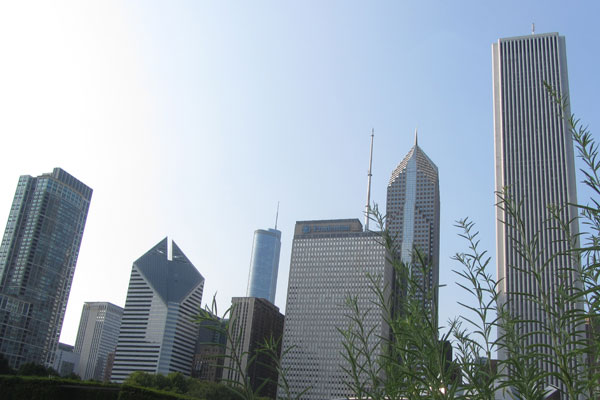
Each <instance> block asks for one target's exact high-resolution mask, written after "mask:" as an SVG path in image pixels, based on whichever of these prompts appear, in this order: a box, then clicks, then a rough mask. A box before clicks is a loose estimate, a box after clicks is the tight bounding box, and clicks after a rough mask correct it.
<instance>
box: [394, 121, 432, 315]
mask: <svg viewBox="0 0 600 400" xmlns="http://www.w3.org/2000/svg"><path fill="white" fill-rule="evenodd" d="M386 215H387V217H386V228H387V229H388V231H389V233H390V235H391V236H392V238H394V242H395V245H394V247H395V248H394V249H393V252H394V253H395V254H394V257H396V258H397V259H398V260H399V261H401V262H402V263H403V264H404V265H406V266H407V267H408V268H409V271H410V274H411V276H412V278H414V279H415V282H420V283H421V285H422V288H423V292H421V293H431V294H432V296H431V297H430V296H429V295H427V296H425V297H424V296H423V295H422V294H421V295H420V294H419V293H417V294H416V295H417V296H420V297H421V298H419V299H418V300H420V301H423V303H424V307H425V308H426V309H429V310H431V314H430V317H431V318H432V321H437V318H438V311H437V310H438V286H439V264H440V184H439V175H438V168H437V166H436V165H435V164H434V163H433V161H431V159H430V158H429V157H428V156H427V154H425V152H424V151H423V150H422V149H421V147H419V144H418V141H417V133H416V132H415V144H414V146H413V147H412V149H410V151H409V152H408V154H407V155H406V156H405V157H404V159H403V160H402V161H401V162H400V164H398V166H397V167H396V169H394V171H393V172H392V176H391V177H390V181H389V183H388V187H387V203H386ZM416 252H419V256H417V253H416ZM419 257H420V258H419ZM422 263H425V265H427V266H428V267H427V268H426V269H424V268H423V264H422ZM423 275H425V276H423ZM397 295H400V296H402V295H405V294H404V293H397Z"/></svg>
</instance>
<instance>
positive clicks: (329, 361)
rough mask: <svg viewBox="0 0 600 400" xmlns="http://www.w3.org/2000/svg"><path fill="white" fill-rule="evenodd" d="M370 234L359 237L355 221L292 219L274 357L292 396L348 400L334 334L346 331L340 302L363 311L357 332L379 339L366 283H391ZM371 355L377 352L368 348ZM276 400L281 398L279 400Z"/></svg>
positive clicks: (382, 329) (380, 322) (381, 331)
mask: <svg viewBox="0 0 600 400" xmlns="http://www.w3.org/2000/svg"><path fill="white" fill-rule="evenodd" d="M379 239H380V235H379V234H378V233H376V232H370V231H368V232H364V231H363V227H362V224H361V222H360V221H359V220H358V219H341V220H320V221H298V222H296V226H295V230H294V239H293V243H292V255H291V261H290V275H289V281H288V292H287V304H286V318H285V326H284V333H283V345H282V346H283V348H284V349H286V350H287V349H289V351H287V352H286V353H285V355H284V356H283V357H282V359H281V363H282V367H283V368H284V369H287V380H288V384H289V386H290V389H291V391H292V394H293V395H298V394H300V393H302V392H303V391H304V390H305V389H307V388H309V389H308V391H307V392H306V393H304V394H303V395H302V398H303V399H307V400H322V399H334V398H346V397H347V396H352V395H353V394H354V393H350V390H349V388H348V387H347V385H346V384H345V382H347V380H348V377H347V376H346V373H345V372H344V370H343V367H342V366H343V365H344V364H345V363H346V361H345V359H344V357H343V352H344V347H343V340H342V335H341V333H340V332H339V331H338V328H344V327H347V326H348V324H349V323H350V320H349V318H348V316H347V315H348V313H349V311H350V310H349V309H348V307H347V306H346V300H347V298H348V296H356V298H357V302H358V306H359V308H360V309H361V310H363V311H365V312H366V311H367V310H370V311H369V312H368V314H367V316H366V320H365V321H364V324H365V328H366V329H368V330H370V329H374V332H375V334H374V335H372V336H371V338H370V340H371V342H370V343H369V346H371V348H375V347H376V346H377V337H376V336H386V335H387V327H386V325H385V323H384V315H383V311H382V310H381V309H379V308H377V307H376V306H375V305H374V304H376V303H377V301H378V298H377V295H376V293H375V292H374V291H373V287H372V282H371V279H370V278H369V276H368V275H370V276H371V277H373V278H374V279H375V280H376V282H377V284H379V285H381V286H380V289H383V288H384V284H385V282H386V283H387V284H388V287H389V283H390V280H391V279H392V272H391V267H390V266H389V265H388V264H387V263H386V251H385V249H384V247H383V246H382V245H381V244H380V243H379ZM376 351H379V350H376ZM279 395H280V396H281V395H282V393H280V394H279Z"/></svg>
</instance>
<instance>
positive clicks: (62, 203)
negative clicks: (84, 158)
mask: <svg viewBox="0 0 600 400" xmlns="http://www.w3.org/2000/svg"><path fill="white" fill-rule="evenodd" d="M91 198H92V189H90V188H89V187H87V186H86V185H84V184H83V183H81V182H80V181H78V180H77V179H75V178H74V177H72V176H71V175H69V174H68V173H66V172H65V171H63V170H62V169H60V168H55V169H54V170H53V171H52V173H48V174H43V175H41V176H38V177H36V178H33V177H31V176H29V175H24V176H21V177H20V178H19V183H18V185H17V190H16V193H15V197H14V199H13V203H12V207H11V209H10V214H9V216H8V222H7V224H6V230H5V231H4V237H3V238H2V244H1V245H0V353H2V354H4V356H5V357H6V358H7V359H8V362H9V364H10V366H11V367H13V368H18V367H19V366H20V365H22V364H24V363H27V362H34V363H37V364H46V365H52V363H53V359H54V354H55V351H56V348H57V346H58V338H59V335H60V330H61V328H62V323H63V318H64V315H65V309H66V307H67V299H68V297H69V292H70V291H71V282H72V281H73V274H74V273H75V264H76V262H77V256H78V254H79V246H80V244H81V238H82V236H83V229H84V226H85V221H86V218H87V213H88V209H89V206H90V200H91Z"/></svg>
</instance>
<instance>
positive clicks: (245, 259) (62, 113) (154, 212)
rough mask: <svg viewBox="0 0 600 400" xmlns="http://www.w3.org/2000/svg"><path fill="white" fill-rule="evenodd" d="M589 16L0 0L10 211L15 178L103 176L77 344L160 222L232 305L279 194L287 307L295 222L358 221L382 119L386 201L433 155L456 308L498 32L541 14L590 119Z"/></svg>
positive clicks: (487, 173)
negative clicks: (92, 306) (562, 46)
mask: <svg viewBox="0 0 600 400" xmlns="http://www.w3.org/2000/svg"><path fill="white" fill-rule="evenodd" d="M598 15H600V3H597V2H595V1H572V2H565V1H522V0H521V1H512V0H510V1H502V2H485V1H456V2H448V1H414V2H405V1H369V2H365V1H301V2H286V1H213V2H208V1H177V2H166V1H163V2H159V1H127V2H123V1H69V2H64V1H52V2H43V1H40V2H29V1H25V2H17V1H2V2H0V135H1V136H0V138H1V139H0V143H1V146H2V150H3V151H2V156H1V157H0V187H1V188H2V190H1V191H0V224H2V227H4V225H3V224H5V221H6V219H7V217H8V212H9V209H10V204H11V202H12V199H13V195H14V191H15V188H16V184H17V181H18V177H19V176H20V175H33V176H37V175H40V174H41V173H44V172H50V171H51V170H52V169H53V168H54V167H62V168H64V169H65V170H66V171H68V172H69V173H71V174H72V175H74V176H75V177H76V178H78V179H80V180H81V181H83V182H84V183H86V184H87V185H89V186H90V187H92V188H93V189H94V194H93V198H92V203H91V207H90V211H89V215H88V220H87V225H86V228H85V234H84V237H83V242H82V246H81V251H80V255H79V260H78V263H77V269H76V272H75V278H74V281H73V286H72V290H71V295H70V298H69V304H68V308H67V313H66V317H65V321H64V325H63V331H62V335H61V341H62V342H65V343H69V344H74V342H75V337H76V335H77V328H78V324H79V317H80V315H81V309H82V305H83V302H84V301H110V302H112V303H115V304H118V305H120V306H123V305H124V302H125V296H126V292H127V285H128V282H129V275H130V272H131V265H132V263H133V261H135V260H136V259H137V258H138V257H140V256H141V255H142V254H144V253H145V252H146V251H147V250H148V249H150V248H151V247H152V246H154V245H155V244H156V243H157V242H159V241H160V240H161V239H162V238H164V237H165V236H169V237H171V238H172V239H173V240H174V241H175V242H177V244H178V245H179V246H180V248H181V249H182V250H183V251H184V253H186V255H187V256H188V258H189V259H190V260H191V261H192V262H193V263H194V265H195V266H196V267H197V268H198V270H199V271H200V273H201V274H202V275H203V276H204V278H205V279H206V282H205V291H204V302H205V303H206V302H210V301H211V297H212V296H213V294H214V293H216V294H217V300H218V304H219V307H220V309H221V311H222V310H224V309H225V308H227V307H228V306H229V304H230V299H231V297H233V296H244V295H245V294H246V286H247V281H248V269H249V262H250V252H251V246H252V237H253V232H254V230H255V229H259V228H268V227H272V226H273V225H274V222H275V211H276V207H277V202H278V201H280V202H281V208H280V213H279V224H278V228H279V229H280V230H281V231H282V251H281V260H280V268H279V280H278V287H277V296H276V305H277V306H279V307H280V308H281V309H282V311H284V310H285V298H286V292H287V277H288V272H289V263H290V250H291V244H292V235H293V228H294V223H295V221H298V220H311V219H335V218H360V219H361V220H362V212H363V209H364V205H365V198H366V184H367V168H368V156H369V140H370V130H371V128H374V129H375V145H374V160H373V181H372V197H371V198H372V201H373V202H375V203H378V204H380V205H381V207H384V205H385V193H386V186H387V182H388V179H389V176H390V174H391V172H392V170H393V169H394V168H395V167H396V165H397V164H398V163H399V162H400V161H401V160H402V158H404V156H405V155H406V153H407V152H408V151H409V150H410V148H411V147H412V145H413V142H414V130H415V128H418V130H419V145H420V146H421V147H422V149H423V150H424V151H425V152H426V153H427V154H428V155H429V157H430V158H431V159H432V160H433V161H434V162H435V163H436V164H437V166H438V168H439V175H440V188H441V189H440V192H441V252H440V279H441V283H443V284H445V285H447V286H446V287H444V288H442V289H441V290H440V297H441V301H440V304H441V310H440V320H441V321H446V320H448V318H451V317H453V316H455V315H457V314H458V313H460V312H461V310H460V308H459V307H458V305H457V304H456V301H457V300H459V299H463V298H464V294H463V293H462V291H461V290H460V289H458V288H457V286H456V285H455V280H456V278H455V275H454V274H453V273H452V271H451V270H452V269H456V268H457V267H458V265H457V264H456V263H455V262H454V261H452V260H451V259H450V257H451V256H452V255H453V254H454V253H456V252H457V251H464V250H465V245H464V243H463V242H462V241H461V240H460V239H459V238H457V236H456V234H457V233H458V231H457V229H456V228H454V227H453V223H454V221H455V220H457V219H459V218H463V217H466V216H469V217H471V218H472V219H473V220H474V221H475V222H476V223H477V227H478V229H479V230H480V231H481V245H482V247H484V248H486V249H488V250H489V255H490V256H492V257H494V247H495V241H494V234H495V228H494V226H495V215H494V195H493V190H494V153H493V115H492V81H491V79H492V69H491V44H492V43H493V42H494V41H496V40H497V39H498V38H500V37H508V36H520V35H527V34H529V33H530V32H531V23H532V22H535V26H536V32H539V33H541V32H559V33H560V34H561V35H564V36H565V37H566V42H567V58H568V69H569V84H570V91H571V104H572V111H573V112H575V113H576V114H577V115H578V116H580V117H581V118H583V120H584V121H585V122H586V124H589V127H590V128H591V130H592V131H593V132H594V131H595V132H598V131H599V130H600V121H599V118H600V115H599V114H598V109H599V100H598V98H599V96H598V89H599V88H600V82H599V79H600V78H599V76H598V75H599V74H598V64H599V55H600V40H599V38H600V34H598V32H597V31H596V29H595V28H596V27H597V19H598ZM596 137H597V134H596ZM582 193H583V192H582V191H580V200H581V199H582V197H584V196H582ZM491 267H492V270H493V271H495V265H494V264H493V263H492V265H491Z"/></svg>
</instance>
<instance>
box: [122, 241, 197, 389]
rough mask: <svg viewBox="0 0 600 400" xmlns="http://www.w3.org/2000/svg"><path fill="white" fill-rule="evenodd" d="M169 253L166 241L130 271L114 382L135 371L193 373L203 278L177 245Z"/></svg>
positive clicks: (135, 264)
mask: <svg viewBox="0 0 600 400" xmlns="http://www.w3.org/2000/svg"><path fill="white" fill-rule="evenodd" d="M171 253H172V255H171V256H169V249H168V241H167V238H164V239H163V240H162V241H161V242H159V243H158V244H157V245H156V246H154V247H153V248H151V249H150V250H149V251H148V252H147V253H146V254H144V255H143V256H141V257H140V258H138V259H137V260H136V261H135V262H134V263H133V266H132V267H131V277H130V278H129V288H128V289H127V299H126V300H125V309H124V311H123V318H122V321H121V330H120V332H119V341H118V344H117V351H116V354H115V361H114V364H113V368H112V375H111V380H112V381H114V382H123V381H124V380H125V378H127V377H128V376H129V375H130V374H131V373H132V372H134V371H144V372H149V373H154V374H155V373H160V374H165V375H166V374H168V373H169V372H181V373H183V374H184V375H187V376H190V375H191V369H192V359H193V356H194V348H195V344H196V338H197V336H198V325H197V324H195V323H194V322H193V320H194V317H195V316H196V315H197V314H198V310H199V309H200V307H201V305H202V290H203V288H204V278H203V277H202V275H200V273H199V272H198V270H197V269H196V267H194V265H193V264H192V263H191V262H190V260H188V258H187V257H186V256H185V254H183V252H182V251H181V250H180V249H179V247H177V245H176V244H175V242H172V251H171Z"/></svg>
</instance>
